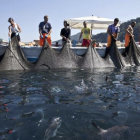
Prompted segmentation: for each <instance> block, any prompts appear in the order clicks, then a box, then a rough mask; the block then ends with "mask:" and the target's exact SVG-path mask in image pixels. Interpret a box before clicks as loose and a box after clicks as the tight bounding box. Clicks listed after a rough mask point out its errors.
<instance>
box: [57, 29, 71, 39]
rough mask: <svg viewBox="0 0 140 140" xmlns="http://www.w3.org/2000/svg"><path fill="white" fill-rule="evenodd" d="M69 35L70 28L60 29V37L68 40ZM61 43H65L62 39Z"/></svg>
mask: <svg viewBox="0 0 140 140" xmlns="http://www.w3.org/2000/svg"><path fill="white" fill-rule="evenodd" d="M70 34H71V31H70V28H63V29H61V33H60V35H62V36H65V37H66V38H68V39H70ZM62 41H66V40H65V38H63V39H62Z"/></svg>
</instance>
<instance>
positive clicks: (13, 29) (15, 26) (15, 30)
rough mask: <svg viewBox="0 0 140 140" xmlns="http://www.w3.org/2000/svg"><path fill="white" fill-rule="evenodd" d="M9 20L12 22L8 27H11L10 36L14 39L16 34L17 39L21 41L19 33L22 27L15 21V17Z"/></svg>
mask: <svg viewBox="0 0 140 140" xmlns="http://www.w3.org/2000/svg"><path fill="white" fill-rule="evenodd" d="M8 22H9V23H10V26H9V27H8V29H9V33H8V36H9V37H10V39H12V38H13V37H14V36H16V37H17V40H18V41H19V42H20V36H19V33H20V32H21V28H20V27H19V25H18V24H16V23H15V22H14V19H13V18H9V19H8Z"/></svg>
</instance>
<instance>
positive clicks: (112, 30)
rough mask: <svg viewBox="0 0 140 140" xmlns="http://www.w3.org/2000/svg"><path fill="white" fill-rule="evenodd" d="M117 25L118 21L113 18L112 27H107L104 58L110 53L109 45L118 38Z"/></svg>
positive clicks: (118, 29)
mask: <svg viewBox="0 0 140 140" xmlns="http://www.w3.org/2000/svg"><path fill="white" fill-rule="evenodd" d="M118 23H119V19H118V18H115V19H114V23H113V24H112V25H109V26H108V29H107V33H108V37H107V48H106V51H105V56H104V58H105V57H106V56H107V55H108V53H109V51H110V47H111V43H112V42H113V41H114V42H115V41H116V40H117V38H118V34H119V32H120V28H119V27H118V26H117V25H118Z"/></svg>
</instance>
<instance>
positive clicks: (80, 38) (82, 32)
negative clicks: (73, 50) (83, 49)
mask: <svg viewBox="0 0 140 140" xmlns="http://www.w3.org/2000/svg"><path fill="white" fill-rule="evenodd" d="M82 34H83V32H82V31H81V33H80V36H79V42H80V39H81V37H82Z"/></svg>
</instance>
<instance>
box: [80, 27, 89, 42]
mask: <svg viewBox="0 0 140 140" xmlns="http://www.w3.org/2000/svg"><path fill="white" fill-rule="evenodd" d="M81 32H82V33H83V39H88V40H89V39H90V29H89V28H83V29H82V30H81Z"/></svg>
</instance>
